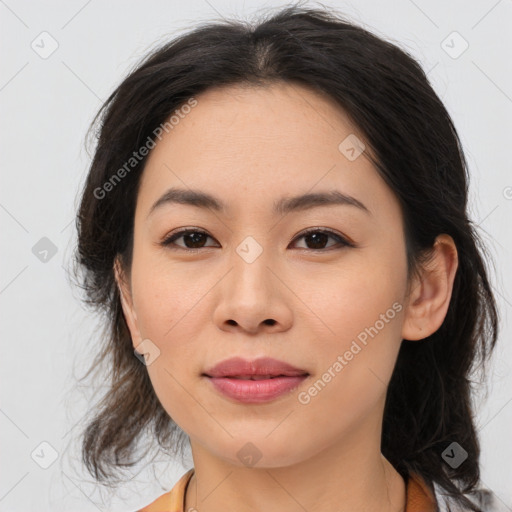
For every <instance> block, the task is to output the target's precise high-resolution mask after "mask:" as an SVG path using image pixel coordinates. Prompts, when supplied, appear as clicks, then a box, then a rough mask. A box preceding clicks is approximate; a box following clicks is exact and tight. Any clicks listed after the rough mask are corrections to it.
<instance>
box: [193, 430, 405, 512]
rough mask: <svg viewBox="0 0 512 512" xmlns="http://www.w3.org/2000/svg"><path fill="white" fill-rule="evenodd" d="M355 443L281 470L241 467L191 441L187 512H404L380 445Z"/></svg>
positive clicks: (399, 483) (401, 487)
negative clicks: (188, 511)
mask: <svg viewBox="0 0 512 512" xmlns="http://www.w3.org/2000/svg"><path fill="white" fill-rule="evenodd" d="M359 434H361V432H359ZM359 439H360V441H359V442H355V439H350V440H346V441H348V442H346V443H339V444H338V445H337V446H335V447H333V446H328V447H327V448H326V449H325V450H324V451H323V452H321V453H319V454H317V455H315V456H313V457H311V458H309V459H307V460H301V461H300V462H299V463H296V464H292V465H289V466H285V467H282V466H281V467H257V466H254V467H245V466H243V467H240V466H239V465H233V464H230V463H227V462H226V461H225V460H224V459H221V458H219V457H217V456H215V455H213V454H211V453H210V452H208V451H206V450H205V449H204V447H202V446H201V445H198V444H196V443H194V442H193V441H191V447H192V453H193V459H194V469H195V471H194V474H193V476H192V478H191V480H190V482H189V485H188V487H187V491H186V496H185V505H186V507H185V510H189V509H190V508H191V507H193V509H196V510H198V511H200V512H221V511H225V510H226V508H229V509H232V510H237V511H238V512H246V511H247V512H249V511H255V510H265V511H268V512H272V511H279V512H296V511H297V510H301V509H302V510H307V511H308V512H319V511H322V512H373V511H375V512H377V511H378V512H403V511H404V510H405V501H406V496H405V492H406V491H405V482H404V480H403V479H402V477H401V476H400V475H399V474H398V472H397V471H396V470H395V469H394V468H393V466H392V465H391V464H390V463H389V461H388V460H387V459H386V458H385V457H384V456H383V455H382V454H381V452H380V444H379V443H369V442H368V437H366V438H365V436H363V435H360V436H359ZM365 439H366V440H365Z"/></svg>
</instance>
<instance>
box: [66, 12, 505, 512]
mask: <svg viewBox="0 0 512 512" xmlns="http://www.w3.org/2000/svg"><path fill="white" fill-rule="evenodd" d="M279 82H287V83H293V84H298V85H303V86H307V87H310V88H313V89H314V90H316V91H319V92H321V93H323V94H326V95H328V96H329V97H330V98H332V99H333V100H334V101H335V102H336V103H337V104H338V105H339V106H340V108H342V109H343V110H344V111H345V112H346V113H347V114H348V115H349V116H350V118H351V119H352V120H353V121H354V123H355V124H356V125H357V126H358V127H359V129H360V130H361V133H362V134H363V135H364V137H365V143H366V144H367V145H368V147H369V148H370V149H371V152H372V153H373V154H374V155H375V159H374V161H373V163H374V165H375V168H376V170H377V171H378V172H379V173H380V175H381V176H382V177H383V179H384V180H385V181H386V183H387V184H388V185H389V187H390V188H391V189H392V190H393V191H394V193H395V194H396V197H397V198H398V200H399V202H400V204H401V207H402V211H403V215H404V224H405V227H406V245H407V258H408V259H407V261H408V269H409V271H410V272H416V271H417V270H418V269H419V268H420V266H421V264H422V262H424V261H425V259H426V258H427V257H428V255H429V249H431V248H432V245H433V242H434V240H435V238H436V236H437V235H439V234H441V233H447V234H449V235H450V236H451V237H452V238H453V240H454V241H455V244H456V246H457V250H458V254H459V267H458V269H457V273H456V276H455V282H454V286H453V293H452V297H451V302H450V305H449V309H448V312H447V315H446V318H445V320H444V322H443V324H442V325H441V327H440V328H439V329H438V330H437V331H436V332H435V333H434V334H432V335H431V336H429V337H428V338H426V339H425V340H422V341H421V342H413V341H408V340H404V341H403V342H402V345H401V349H400V352H399V355H398V359H397V362H396V367H395V370H394V373H393V375H392V378H391V382H390V384H389V388H388V392H387V398H386V406H385V412H384V420H383V432H382V453H383V454H384V456H385V457H386V458H387V459H388V460H389V461H390V462H391V463H392V464H393V466H394V467H395V468H396V470H397V471H398V472H399V473H400V474H401V475H402V476H403V477H404V478H405V477H407V475H409V474H410V473H411V472H416V473H418V474H420V475H422V476H423V478H424V479H426V481H428V482H430V483H436V484H438V485H440V486H441V487H442V488H444V489H445V490H446V491H447V493H449V494H450V495H452V496H454V497H455V498H456V499H457V500H458V501H459V502H460V503H461V504H465V505H466V506H469V507H472V510H479V508H478V507H474V506H473V505H471V504H470V503H469V501H468V500H467V498H466V496H465V494H467V493H470V492H471V491H472V490H474V489H475V488H476V485H477V484H478V483H479V478H480V474H479V455H480V448H479V442H478V438H477V432H476V429H475V424H474V411H473V409H472V404H471V392H472V389H471V386H472V384H473V381H472V380H471V375H472V374H473V373H472V372H473V370H475V369H485V363H486V360H487V359H488V358H489V356H490V354H491V352H492V349H493V348H494V345H495V343H496V339H497V334H498V314H497V308H496V303H495V298H494V296H493V293H492V290H491V286H490V283H489V280H488V275H487V269H486V266H485V260H484V258H483V254H484V252H486V249H485V247H484V245H483V243H482V242H481V241H480V238H479V236H478V235H477V233H476V226H475V225H474V224H473V223H472V222H471V221H470V220H469V218H468V214H467V201H468V179H469V177H468V171H467V163H466V160H465V157H464V154H463V151H462V147H461V143H460V140H459V137H458V134H457V132H456V129H455V127H454V125H453V122H452V120H451V118H450V115H449V114H448V112H447V110H446V109H445V107H444V106H443V103H442V102H441V100H440V99H439V97H438V96H437V95H436V93H435V92H434V90H433V88H432V86H431V85H430V83H429V81H428V78H427V76H426V74H425V72H424V71H423V70H422V68H421V67H420V65H419V64H418V63H417V62H416V60H414V58H413V57H411V56H410V55H409V54H408V53H407V51H405V50H403V49H400V48H399V47H398V46H397V45H396V44H392V43H390V42H387V41H385V40H383V39H381V38H379V37H377V36H375V35H373V34H372V33H370V32H368V31H367V30H365V29H363V28H361V27H358V26H356V25H355V24H353V23H352V22H349V21H348V20H346V19H344V18H343V17H342V16H339V15H337V16H335V15H334V14H333V10H332V9H331V10H330V11H327V10H322V9H308V8H302V7H300V6H297V5H294V6H289V7H286V8H284V9H282V10H280V11H279V12H277V13H274V14H273V15H269V16H267V18H264V19H262V20H260V21H259V22H258V24H256V25H250V24H247V23H245V22H241V21H235V20H232V21H224V20H222V21H215V22H211V23H207V24H204V25H202V26H198V27H197V28H196V29H194V30H192V31H190V32H189V33H186V34H184V35H182V36H180V37H177V38H176V39H174V40H172V41H170V42H166V43H165V44H164V45H163V46H161V47H159V48H158V49H157V50H154V51H152V52H151V53H150V54H149V55H148V56H147V57H146V58H145V59H144V60H143V61H142V62H141V63H140V64H139V65H138V66H137V67H136V69H134V70H133V71H132V72H131V73H130V74H129V75H128V76H127V77H126V78H125V79H124V80H123V81H122V83H121V84H120V85H119V86H118V87H117V88H116V89H115V91H114V92H113V93H112V94H111V95H110V97H109V98H108V99H107V100H106V102H105V103H104V105H103V106H102V108H101V110H100V112H99V113H98V115H97V117H96V118H95V121H94V123H93V127H95V126H98V131H97V145H96V149H95V153H94V156H93V160H92V164H91V166H90V170H89V173H88V175H87V180H86V183H85V186H84V189H83V193H82V196H81V204H80V207H79V212H78V215H77V230H78V246H77V251H76V263H77V267H79V268H78V269H76V273H77V275H78V273H79V272H80V274H81V275H80V277H79V282H80V285H81V287H82V288H83V289H84V290H85V291H86V294H87V297H86V298H85V302H86V303H87V304H89V305H90V306H92V307H94V308H96V309H97V310H99V311H100V312H101V313H102V314H104V318H105V325H106V326H107V328H106V336H105V340H104V345H103V349H102V351H101V353H100V354H98V355H97V357H96V359H95V361H94V362H93V365H92V367H91V370H90V371H92V370H93V369H97V370H98V371H102V372H105V368H107V371H108V372H109V373H110V382H109V390H108V393H106V394H105V396H104V399H103V401H102V402H101V404H100V405H99V407H98V408H97V411H96V412H95V416H94V418H92V419H91V420H90V422H89V424H88V425H87V428H86V429H85V430H84V433H83V461H84V463H85V465H86V467H87V468H88V470H89V471H90V472H91V474H92V475H93V476H94V477H95V478H96V479H97V480H98V481H100V482H109V481H112V480H113V479H114V477H115V474H116V473H117V472H118V471H119V470H120V468H121V467H130V465H132V464H133V463H134V462H135V460H134V447H135V445H136V443H137V442H138V440H140V439H142V433H143V432H144V431H146V430H147V431H148V432H149V435H148V436H147V438H149V439H156V440H157V441H158V445H159V446H160V447H161V448H163V449H169V450H171V451H175V449H176V447H178V446H179V447H180V448H181V449H183V446H184V443H185V442H186V441H187V435H186V434H185V433H184V432H183V431H182V430H181V429H180V428H179V427H178V426H177V425H176V424H175V423H174V422H173V420H172V419H171V418H170V417H169V415H168V413H167V412H166V411H165V410H164V408H163V407H162V405H161V404H160V402H159V400H158V399H157V397H156V395H155V392H154V390H153V388H152V385H151V382H150V380H149V377H148V373H147V369H146V367H145V366H144V364H141V362H140V361H139V359H138V358H137V357H135V356H134V351H133V347H132V342H131V338H130V333H129V330H128V328H127V325H126V322H125V319H124V316H123V312H122V309H121V303H120V297H119V290H118V287H117V286H116V282H115V278H114V272H113V265H114V259H115V258H116V256H119V258H120V261H121V262H122V264H123V268H124V269H125V272H126V274H127V275H128V276H129V274H130V272H129V271H130V267H131V258H132V249H133V227H134V226H133V224H134V213H135V204H136V198H137V193H138V186H139V183H140V177H141V175H142V172H143V170H144V164H145V161H146V158H143V159H141V161H140V162H138V163H137V165H135V166H134V167H133V169H132V170H131V172H129V173H127V174H126V176H124V177H123V179H122V180H120V181H119V183H116V184H115V186H114V187H112V189H111V190H110V191H109V192H108V194H106V195H105V197H98V196H100V194H99V193H98V190H99V189H101V188H102V187H103V185H104V184H105V183H106V182H108V181H109V180H111V178H112V176H113V175H114V174H115V173H116V172H117V171H118V170H119V169H120V168H122V167H123V165H124V164H125V163H126V162H127V161H128V160H129V159H130V157H131V156H132V153H133V151H135V150H137V149H138V148H140V147H141V145H143V144H144V141H146V140H147V139H148V137H149V138H151V137H153V138H154V131H155V129H156V128H157V127H158V126H160V125H162V123H164V122H165V121H166V120H167V119H169V116H170V115H171V114H172V113H173V112H174V111H176V110H177V109H178V108H180V107H181V106H182V105H184V104H185V103H186V102H187V100H189V99H190V98H191V97H197V96H198V95H199V94H201V92H203V91H205V90H207V89H208V88H211V87H215V86H223V85H231V84H245V85H250V86H254V87H258V86H265V85H268V84H272V83H279ZM91 128H92V127H91ZM100 369H101V370H100ZM90 371H89V373H90ZM89 373H88V374H87V375H89ZM454 441H455V442H457V443H458V444H459V445H460V446H462V447H463V448H464V450H466V452H467V453H468V456H467V459H466V460H465V461H464V462H463V463H462V464H461V465H460V466H458V467H456V468H452V467H451V466H450V465H448V464H447V463H446V462H445V461H444V460H443V458H442V455H441V454H442V452H443V451H444V450H445V449H446V448H447V447H448V446H449V445H450V444H451V443H452V442H454ZM137 460H140V459H137ZM473 507H474V508H473Z"/></svg>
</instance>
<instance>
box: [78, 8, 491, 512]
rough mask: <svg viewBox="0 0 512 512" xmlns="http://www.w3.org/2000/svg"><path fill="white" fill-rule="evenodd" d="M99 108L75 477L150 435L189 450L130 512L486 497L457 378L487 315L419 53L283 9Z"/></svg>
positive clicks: (195, 48)
mask: <svg viewBox="0 0 512 512" xmlns="http://www.w3.org/2000/svg"><path fill="white" fill-rule="evenodd" d="M100 114H101V126H100V129H99V135H98V144H97V148H96V151H95V154H94V158H93V161H92V165H91V168H90V171H89V174H88V177H87V181H86V184H85V187H84V190H83V195H82V201H81V205H80V210H79V213H78V219H77V227H78V233H79V239H78V248H77V262H78V263H79V264H80V266H81V268H82V269H83V270H84V276H83V281H82V285H83V286H84V288H85V289H86V290H87V292H88V301H89V302H90V303H91V304H93V305H95V306H97V307H98V308H102V310H103V311H104V312H105V313H106V318H107V320H108V324H107V325H108V326H109V329H110V331H109V336H108V339H106V340H105V345H104V350H103V351H102V353H101V354H98V356H97V358H96V361H95V362H94V364H93V367H92V368H100V367H101V365H100V364H99V363H102V362H107V363H108V364H109V365H110V371H111V372H112V381H111V389H110V391H109V393H108V394H106V395H105V398H104V401H103V403H102V404H101V406H100V408H99V410H98V411H97V414H96V416H95V418H93V419H92V420H91V422H90V424H89V425H88V427H87V429H86V430H85V432H84V439H83V458H84V462H85V464H86V466H87V468H88V469H89V471H90V472H91V473H92V474H93V476H94V477H95V478H96V479H97V480H98V481H99V482H105V481H107V482H111V481H113V479H114V477H115V472H116V471H117V470H120V469H121V468H122V467H125V466H127V467H129V466H130V465H132V464H133V463H134V460H135V455H134V450H135V447H136V444H137V442H138V441H139V440H140V439H141V437H142V434H143V433H144V432H149V435H150V437H153V438H154V439H156V440H157V441H158V443H159V445H160V446H161V447H162V448H165V449H168V450H170V451H171V452H172V453H173V454H177V453H178V452H179V449H183V447H184V445H185V443H186V442H190V447H191V451H192V456H193V461H194V467H193V468H191V469H190V470H189V471H188V472H187V473H185V475H183V477H182V478H181V479H180V481H179V482H178V483H177V484H176V485H175V486H174V488H173V489H172V491H171V492H168V493H165V494H164V495H162V496H160V497H157V499H156V500H155V499H154V498H153V500H147V501H146V502H150V501H152V503H151V504H150V505H148V506H147V507H145V508H143V509H142V510H144V511H156V510H160V511H162V510H166V511H171V510H172V511H177V510H191V509H195V510H198V511H201V512H210V511H218V510H223V509H224V508H226V507H228V508H230V509H233V510H260V509H261V510H263V509H265V510H280V511H283V510H284V511H287V510H290V511H291V510H300V509H304V510H308V511H313V510H320V509H322V510H336V511H356V510H379V511H380V512H384V511H406V512H412V511H414V510H421V511H430V510H432V511H434V510H472V511H481V510H486V511H487V510H493V508H492V507H494V505H491V504H490V503H489V493H485V492H484V491H479V492H477V486H478V484H479V442H478V438H477V432H476V429H475V425H474V421H473V414H474V411H472V409H471V401H470V398H471V395H470V381H469V377H468V376H469V373H470V371H471V369H472V368H474V367H475V365H477V364H479V365H484V363H485V361H486V359H487V358H488V356H489V355H490V353H491V352H492V349H493V347H494V345H495V342H496V339H497V332H498V315H497V310H496V304H495V299H494V297H493V294H492V291H491V287H490V284H489V281H488V276H487V270H486V265H485V260H484V258H483V252H482V251H483V249H484V248H483V247H482V246H481V243H480V241H479V238H478V236H477V234H476V232H475V229H474V227H473V226H472V224H471V222H470V220H469V219H468V215H467V191H468V175H467V167H466V161H465V158H464V154H463V152H462V149H461V145H460V141H459V138H458V135H457V132H456V130H455V128H454V126H453V123H452V120H451V119H450V116H449V114H448V113H447V111H446V109H445V107H444V106H443V104H442V102H441V101H440V99H439V98H438V96H437V95H436V94H435V92H434V91H433V89H432V87H431V86H430V84H429V82H428V80H427V78H426V76H425V73H424V72H423V71H422V69H421V67H420V66H419V64H418V63H417V62H416V61H415V60H414V59H413V58H412V57H410V56H409V55H408V54H407V53H405V52H404V51H403V50H401V49H399V48H398V47H396V46H395V45H392V44H390V43H388V42H386V41H384V40H382V39H380V38H378V37H376V36H374V35H372V34H371V33H369V32H367V31H365V30H364V29H362V28H360V27H357V26H355V25H354V24H352V23H350V22H348V21H346V20H344V19H343V18H341V17H336V16H335V15H334V14H333V13H330V12H327V11H322V10H318V9H306V8H299V7H298V6H292V7H288V8H285V9H283V10H282V11H280V12H279V13H277V14H275V15H273V16H271V17H269V18H268V19H266V20H262V21H261V22H260V23H259V24H258V25H257V26H255V27H252V28H251V27H248V26H246V25H243V24H242V23H238V22H228V23H220V22H219V23H212V24H210V25H207V26H202V27H199V28H197V29H196V30H193V31H191V32H190V33H188V34H185V35H184V36H181V37H179V38H177V39H176V40H174V41H171V42H170V43H168V44H166V45H164V46H163V47H161V48H159V49H158V50H156V51H154V52H153V53H152V54H151V55H149V56H148V57H147V58H146V59H145V60H144V62H142V63H141V64H140V65H139V66H138V68H137V69H135V70H134V71H133V72H132V73H130V75H129V76H128V77H127V78H126V79H125V80H124V81H123V82H122V83H121V85H120V86H119V87H118V88H117V89H116V91H115V92H114V93H113V94H112V95H111V96H110V98H109V99H108V100H107V102H106V103H105V105H104V106H103V108H102V110H101V111H100ZM92 368H91V369H92ZM138 460H140V458H139V459H138ZM486 500H487V501H486Z"/></svg>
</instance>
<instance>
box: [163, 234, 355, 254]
mask: <svg viewBox="0 0 512 512" xmlns="http://www.w3.org/2000/svg"><path fill="white" fill-rule="evenodd" d="M193 233H201V234H204V235H206V236H208V237H209V238H212V239H213V237H212V236H210V235H208V233H206V231H203V230H201V229H190V228H186V229H181V230H180V231H176V232H174V233H171V234H170V235H169V236H167V237H166V238H165V239H164V240H162V242H160V245H161V246H164V247H167V248H169V249H171V250H184V251H187V252H190V253H195V252H199V251H201V250H203V249H209V248H210V247H200V248H197V249H190V248H188V247H181V246H174V247H172V246H171V245H172V244H173V242H174V241H175V240H178V238H181V237H182V236H183V235H185V234H193ZM313 233H324V234H328V235H330V236H331V237H332V238H335V239H337V241H338V244H340V245H341V247H336V246H333V247H330V248H327V249H308V248H302V247H301V249H302V250H305V251H313V252H326V251H329V250H333V249H341V248H343V247H355V245H354V244H353V243H351V242H349V241H348V240H347V239H346V238H344V237H343V236H341V235H340V234H338V233H336V232H335V231H332V230H330V229H324V228H322V229H320V228H311V229H308V230H306V231H304V232H302V233H300V234H299V235H298V236H297V237H296V238H294V240H292V241H295V240H297V239H300V238H303V237H305V236H308V235H311V234H313Z"/></svg>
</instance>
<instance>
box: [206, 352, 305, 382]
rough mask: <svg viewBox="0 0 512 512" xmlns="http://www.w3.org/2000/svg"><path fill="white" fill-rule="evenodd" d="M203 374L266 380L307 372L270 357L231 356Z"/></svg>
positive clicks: (216, 376)
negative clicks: (251, 359) (244, 357)
mask: <svg viewBox="0 0 512 512" xmlns="http://www.w3.org/2000/svg"><path fill="white" fill-rule="evenodd" d="M203 375H205V376H206V377H212V378H222V377H230V378H233V379H240V380H266V379H267V380H268V379H274V378H277V377H299V376H305V375H309V373H308V372H307V371H306V370H304V369H301V368H297V367H295V366H292V365H291V364H289V363H286V362H285V361H280V360H278V359H274V358H271V357H261V358H259V359H255V360H254V361H248V360H246V359H243V358H241V357H232V358H230V359H225V360H224V361H221V362H220V363H218V364H216V365H215V366H213V367H212V368H209V369H208V370H206V371H205V372H204V373H203Z"/></svg>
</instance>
